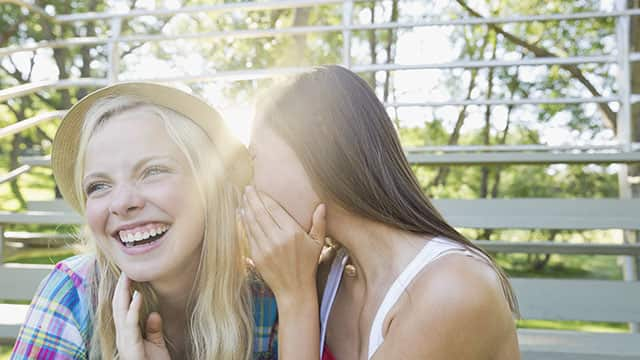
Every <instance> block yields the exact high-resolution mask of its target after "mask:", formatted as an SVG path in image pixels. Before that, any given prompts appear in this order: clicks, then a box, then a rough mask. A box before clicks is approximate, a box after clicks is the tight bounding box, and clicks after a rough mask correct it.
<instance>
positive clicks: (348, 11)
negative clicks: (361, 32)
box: [342, 0, 353, 69]
mask: <svg viewBox="0 0 640 360" xmlns="http://www.w3.org/2000/svg"><path fill="white" fill-rule="evenodd" d="M352 18H353V0H345V1H344V3H342V26H344V27H350V26H351V22H352ZM342 65H344V66H345V67H346V68H347V69H350V68H351V29H343V30H342Z"/></svg>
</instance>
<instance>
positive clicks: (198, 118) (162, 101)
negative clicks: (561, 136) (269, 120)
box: [51, 82, 251, 213]
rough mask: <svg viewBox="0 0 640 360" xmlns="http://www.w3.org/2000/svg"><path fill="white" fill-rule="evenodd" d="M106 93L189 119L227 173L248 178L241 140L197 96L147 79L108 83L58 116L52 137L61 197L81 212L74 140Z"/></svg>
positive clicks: (240, 179)
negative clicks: (211, 145) (208, 141)
mask: <svg viewBox="0 0 640 360" xmlns="http://www.w3.org/2000/svg"><path fill="white" fill-rule="evenodd" d="M110 95H132V96H135V97H136V98H138V99H141V100H143V101H145V102H148V103H150V104H154V105H159V106H163V107H166V108H169V109H171V110H173V111H175V112H178V113H180V114H182V115H184V116H185V117H187V118H189V119H191V120H192V121H193V122H195V123H196V124H197V125H198V126H200V127H201V128H202V129H203V130H204V131H205V132H206V133H207V134H208V135H209V137H210V138H211V139H212V140H213V143H214V144H215V146H216V149H217V151H218V153H219V154H220V155H221V156H222V159H223V161H224V163H225V168H226V169H227V176H229V178H230V179H231V181H232V182H234V183H235V184H237V185H239V186H244V185H246V184H247V183H248V182H249V180H250V178H251V166H250V161H249V155H248V153H247V150H246V148H245V147H244V146H243V145H242V143H241V142H240V141H239V140H238V139H237V138H236V137H235V136H233V135H232V134H231V133H230V131H229V130H228V128H227V127H226V126H225V124H224V122H223V120H222V117H221V116H220V114H219V113H218V112H217V111H216V110H215V109H214V108H213V107H211V106H209V105H208V104H207V103H206V102H204V101H203V100H201V99H200V98H198V97H196V96H194V95H192V94H189V93H186V92H184V91H182V90H178V89H176V88H174V87H170V86H166V85H160V84H155V83H150V82H126V83H120V84H115V85H111V86H108V87H105V88H102V89H100V90H97V91H94V92H92V93H91V94H89V95H87V96H85V97H84V98H82V100H80V101H78V102H77V103H76V104H75V105H74V106H73V107H72V108H71V109H69V111H68V112H67V113H66V115H65V116H64V118H63V119H62V123H61V124H60V127H59V128H58V131H57V132H56V136H55V138H54V140H53V151H52V153H51V165H52V168H53V175H54V177H55V180H56V183H57V184H58V188H59V189H60V192H61V193H62V196H63V197H64V199H65V200H66V201H67V202H68V203H69V204H70V205H71V206H72V207H73V208H74V209H75V210H76V211H78V212H80V213H81V208H82V207H81V204H80V199H78V198H77V197H76V193H75V184H74V175H73V172H74V166H75V162H76V159H77V157H78V142H79V141H80V132H81V131H82V126H83V123H84V118H85V115H86V113H87V111H88V110H89V109H90V108H91V106H92V105H93V104H94V103H95V102H96V101H98V100H100V99H103V98H105V97H107V96H110Z"/></svg>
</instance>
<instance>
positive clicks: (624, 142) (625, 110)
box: [615, 0, 640, 333]
mask: <svg viewBox="0 0 640 360" xmlns="http://www.w3.org/2000/svg"><path fill="white" fill-rule="evenodd" d="M615 5H616V10H618V11H625V10H627V0H616V4H615ZM630 31H631V26H630V18H629V16H628V15H622V16H619V17H618V18H617V20H616V44H617V48H618V54H617V55H618V79H617V80H618V96H619V98H620V109H619V110H618V114H617V131H618V133H617V137H618V141H619V142H620V145H621V146H622V151H625V152H626V151H631V150H632V149H631V147H632V142H633V141H632V135H631V64H630V58H629V44H630V39H629V37H630ZM619 166H620V167H619V170H618V187H619V193H620V197H621V198H623V199H630V198H632V197H633V194H632V191H631V184H630V183H629V167H628V166H627V164H620V165H619ZM623 239H624V242H625V243H636V242H637V232H636V231H631V230H624V231H623ZM622 273H623V276H624V280H625V281H638V259H637V258H636V257H634V256H625V257H623V258H622ZM629 328H630V330H631V332H634V333H637V332H640V324H638V323H629Z"/></svg>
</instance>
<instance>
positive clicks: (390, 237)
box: [327, 207, 428, 293]
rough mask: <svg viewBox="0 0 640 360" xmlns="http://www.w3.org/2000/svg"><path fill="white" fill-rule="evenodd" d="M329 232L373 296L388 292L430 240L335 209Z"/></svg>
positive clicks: (329, 215) (330, 211) (329, 212)
mask: <svg viewBox="0 0 640 360" xmlns="http://www.w3.org/2000/svg"><path fill="white" fill-rule="evenodd" d="M332 214H333V216H332ZM327 230H328V234H329V236H330V237H331V238H333V239H334V240H335V241H337V242H338V243H340V244H341V245H342V246H344V247H345V248H346V249H347V251H348V252H349V257H350V260H351V263H352V264H353V265H354V266H355V267H356V277H355V279H354V281H356V282H359V283H361V284H363V285H364V287H365V289H370V290H372V291H373V292H374V293H377V292H378V291H380V292H383V293H384V292H386V289H388V287H389V286H390V285H391V283H392V282H393V280H394V279H395V278H396V277H397V276H398V275H399V274H400V273H401V272H402V270H403V269H404V268H405V267H406V266H407V264H408V263H409V262H410V261H411V260H412V259H413V258H414V257H415V256H416V254H417V253H418V252H419V251H420V249H422V247H424V244H425V240H427V239H428V237H427V236H425V235H421V234H414V233H410V232H407V231H403V230H401V229H398V228H395V227H392V226H390V225H386V224H383V223H380V222H376V221H372V220H368V219H365V218H362V217H360V216H358V215H355V214H353V213H350V212H348V211H345V210H344V209H341V208H335V207H334V208H329V210H328V211H327Z"/></svg>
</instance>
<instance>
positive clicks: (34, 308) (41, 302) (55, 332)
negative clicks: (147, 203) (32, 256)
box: [10, 255, 278, 360]
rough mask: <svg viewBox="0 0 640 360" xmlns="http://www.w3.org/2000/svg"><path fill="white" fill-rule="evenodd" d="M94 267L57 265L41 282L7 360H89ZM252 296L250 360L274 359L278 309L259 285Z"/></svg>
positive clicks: (73, 262)
mask: <svg viewBox="0 0 640 360" xmlns="http://www.w3.org/2000/svg"><path fill="white" fill-rule="evenodd" d="M94 264H95V262H94V261H93V258H92V257H91V256H87V255H84V256H83V255H80V256H74V257H71V258H69V259H66V260H63V261H61V262H59V263H58V264H57V265H56V266H55V268H54V269H53V271H52V272H51V273H50V274H49V275H48V276H47V277H46V278H45V279H44V280H43V281H42V283H41V284H40V287H39V288H38V291H37V292H36V295H35V296H34V298H33V300H32V302H31V306H30V307H29V312H28V313H27V319H26V320H25V323H24V324H23V325H22V328H21V329H20V333H19V334H18V338H17V340H16V343H15V345H14V347H13V353H12V354H11V358H10V359H11V360H17V359H41V360H49V359H51V360H53V359H87V358H88V356H89V351H88V349H89V343H90V339H91V335H92V326H91V311H92V310H91V308H90V305H89V304H90V302H89V301H88V293H87V284H86V279H87V276H88V274H90V272H91V270H92V268H93V266H94ZM251 289H252V292H253V305H254V309H253V316H254V322H255V329H254V343H253V349H254V350H253V351H254V356H253V357H254V359H256V360H258V359H259V360H270V359H276V358H277V354H278V349H277V346H278V345H277V334H276V330H277V317H278V314H277V309H276V300H275V297H274V296H273V293H271V291H270V290H269V289H268V288H267V286H266V285H265V284H264V283H263V282H261V281H259V280H257V279H252V280H251Z"/></svg>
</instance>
